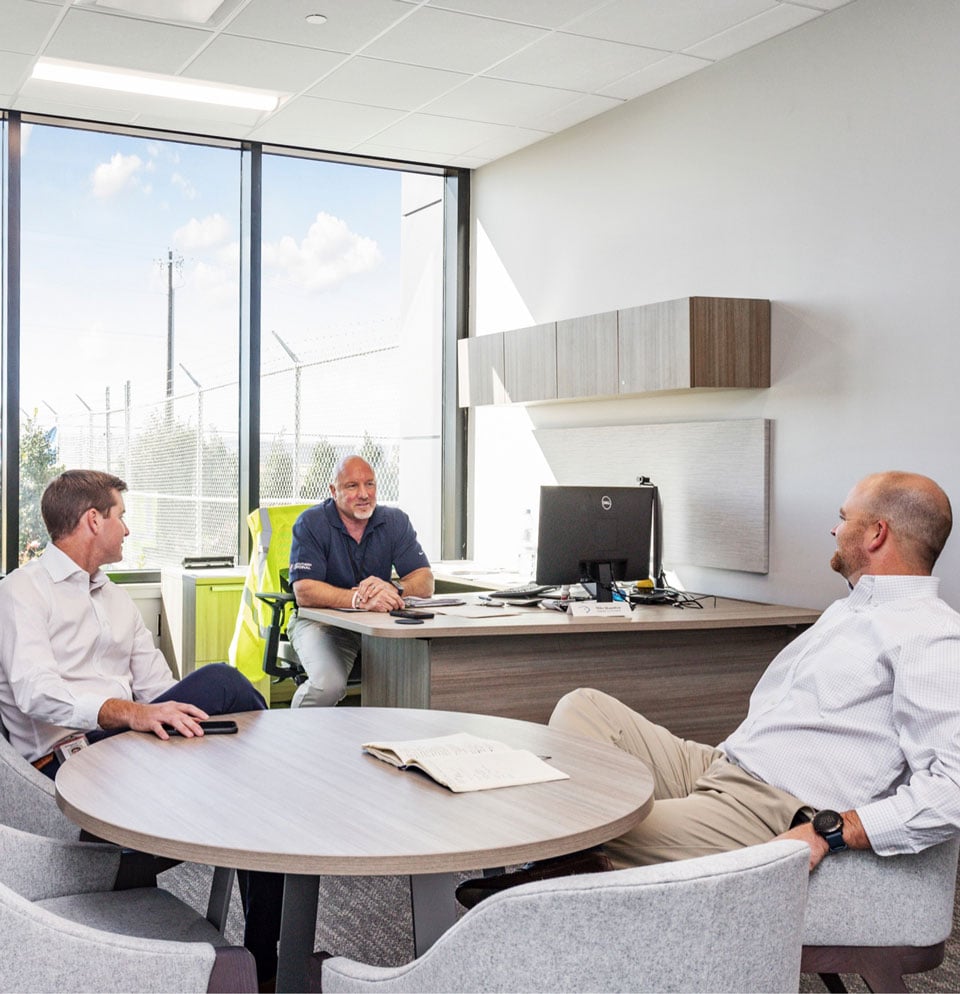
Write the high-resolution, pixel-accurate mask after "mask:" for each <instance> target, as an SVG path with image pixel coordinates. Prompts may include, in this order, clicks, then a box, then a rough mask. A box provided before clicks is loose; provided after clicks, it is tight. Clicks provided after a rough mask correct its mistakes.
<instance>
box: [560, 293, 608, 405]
mask: <svg viewBox="0 0 960 994" xmlns="http://www.w3.org/2000/svg"><path fill="white" fill-rule="evenodd" d="M617 370H618V365H617V312H616V311H607V312H606V313H605V314H590V315H588V316H587V317H582V318H573V319H572V320H570V321H558V322H557V393H558V395H559V396H560V397H570V398H580V397H607V396H611V395H613V394H615V393H618V392H619V390H618V386H617V376H618V372H617Z"/></svg>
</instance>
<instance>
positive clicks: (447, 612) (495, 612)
mask: <svg viewBox="0 0 960 994" xmlns="http://www.w3.org/2000/svg"><path fill="white" fill-rule="evenodd" d="M524 613H525V612H523V611H521V610H519V609H517V608H514V609H511V608H509V607H497V606H496V605H493V604H491V605H486V604H464V605H463V607H445V608H444V609H443V610H442V611H437V614H442V615H444V616H448V617H451V618H482V619H484V620H486V619H488V618H491V619H493V620H494V621H496V620H497V618H506V617H507V616H508V615H511V614H524Z"/></svg>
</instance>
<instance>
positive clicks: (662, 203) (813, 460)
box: [471, 0, 960, 607]
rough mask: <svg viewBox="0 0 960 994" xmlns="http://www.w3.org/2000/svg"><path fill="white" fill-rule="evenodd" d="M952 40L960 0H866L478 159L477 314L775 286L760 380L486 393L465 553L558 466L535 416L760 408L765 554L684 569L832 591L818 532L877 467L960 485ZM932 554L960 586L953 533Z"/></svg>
mask: <svg viewBox="0 0 960 994" xmlns="http://www.w3.org/2000/svg"><path fill="white" fill-rule="evenodd" d="M957 38H960V4H958V3H956V2H955V0H856V2H854V3H853V4H851V5H849V6H847V7H842V8H840V9H839V10H837V11H835V12H833V13H831V14H828V15H826V16H825V17H822V18H818V19H817V20H815V21H813V22H811V23H809V24H807V25H804V26H802V27H799V28H796V29H794V30H793V31H791V32H789V33H788V34H786V35H783V36H780V37H779V38H775V39H773V40H771V41H769V42H766V43H764V44H762V45H759V46H757V47H755V48H753V49H751V50H749V51H747V52H744V53H742V54H740V55H738V56H736V57H734V58H732V59H731V60H729V61H728V62H725V63H720V64H717V65H715V66H712V67H710V68H708V69H706V70H703V71H701V72H699V73H697V74H695V75H693V76H691V77H688V78H686V79H684V80H681V81H679V82H677V83H674V84H672V85H670V86H668V87H665V88H663V89H661V90H658V91H656V92H654V93H652V94H649V95H647V96H644V97H640V98H638V99H637V100H634V101H632V102H631V103H629V104H626V105H625V106H623V107H621V108H618V109H616V110H614V111H611V112H609V113H607V114H605V115H603V116H602V117H600V118H597V119H594V120H592V121H588V122H586V123H585V124H583V125H581V126H579V127H577V128H575V129H572V130H570V131H568V132H564V133H563V134H561V135H558V136H556V137H554V138H552V139H548V140H546V141H544V142H541V143H539V144H538V145H536V146H533V147H532V148H530V149H527V150H524V151H522V152H519V153H517V154H515V155H513V156H511V157H509V158H507V159H504V160H501V161H499V162H496V163H494V164H492V165H490V166H487V167H484V168H483V169H480V170H479V171H478V172H477V173H476V174H475V179H474V186H473V211H474V235H475V245H476V258H475V260H474V267H473V270H474V271H473V280H474V283H475V285H474V287H473V290H474V298H473V299H474V301H475V309H474V314H473V320H474V332H475V333H477V334H483V333H488V332H492V331H498V330H501V329H504V328H509V327H517V326H522V325H525V324H530V323H534V322H542V321H549V320H553V319H556V318H567V317H574V316H576V315H580V314H586V313H593V312H599V311H606V310H610V309H613V308H617V307H624V306H629V305H633V304H640V303H646V302H650V301H657V300H668V299H671V298H675V297H681V296H687V295H717V296H752V297H768V298H770V299H771V300H772V301H773V359H772V366H773V368H772V379H773V385H772V386H771V388H770V389H769V390H762V391H734V392H707V393H697V394H693V395H686V396H680V395H670V396H664V397H644V398H636V399H629V398H628V399H619V400H611V401H605V402H588V403H579V404H549V405H538V406H533V407H529V408H526V409H524V408H510V409H507V410H506V411H504V410H496V411H494V410H491V409H480V410H477V411H475V412H474V413H473V415H472V431H473V434H474V444H475V451H476V464H475V468H474V472H473V478H472V481H471V483H472V493H471V507H472V516H473V525H474V527H475V544H474V546H473V549H472V554H473V555H474V556H477V557H479V558H485V559H486V558H501V559H502V558H504V555H505V553H504V552H502V551H501V550H503V549H509V548H511V547H512V548H514V549H515V542H516V534H517V530H518V527H519V525H518V526H517V528H513V527H511V524H510V523H511V522H512V521H517V522H519V518H520V514H521V512H522V509H523V507H525V506H530V503H531V502H532V501H535V500H536V491H537V487H538V486H539V484H540V482H551V481H550V478H549V469H548V468H547V467H546V466H545V464H544V460H543V458H542V456H541V455H539V453H538V450H537V448H536V445H535V443H534V442H533V441H532V439H531V437H530V434H529V432H530V426H531V425H536V426H549V427H560V426H575V425H604V424H610V425H613V424H633V423H638V424H639V423H650V422H657V421H671V420H673V421H689V420H700V419H714V418H715V419H723V418H741V417H758V416H759V417H765V418H770V419H771V420H772V421H773V440H772V483H771V527H770V572H769V574H768V575H766V576H762V575H751V574H746V573H734V572H727V571H720V570H707V569H692V568H685V569H684V570H683V572H682V574H681V579H682V580H683V581H684V582H685V583H686V585H687V586H688V587H689V588H691V589H698V590H708V591H710V592H713V593H719V594H726V595H733V596H742V597H749V598H755V599H758V600H764V601H778V602H782V603H793V604H798V605H806V606H811V607H820V606H823V605H825V604H827V603H828V602H829V601H830V600H832V599H834V598H835V597H836V596H840V595H842V593H843V592H844V589H845V588H844V585H843V582H842V580H840V578H839V577H837V576H835V575H834V574H832V573H831V572H830V570H829V567H828V566H827V562H828V560H829V558H830V555H831V552H832V550H833V540H832V538H831V537H830V534H829V529H830V528H831V527H832V526H833V524H834V523H835V521H836V514H837V508H838V507H839V505H840V503H841V502H842V500H843V498H844V496H845V495H846V493H847V491H848V490H849V488H850V486H851V485H852V484H853V483H854V482H855V481H856V480H857V479H859V478H860V477H861V476H863V475H865V474H866V473H868V472H872V471H875V470H882V469H908V470H916V471H919V472H923V473H927V474H929V475H931V476H933V477H934V478H935V479H936V480H938V482H940V483H941V484H942V485H943V486H944V487H945V489H946V490H947V492H948V493H949V494H950V495H951V496H952V497H953V499H954V502H955V503H956V504H957V505H958V506H960V459H958V456H957V443H956V438H955V434H956V429H957V424H958V417H957V406H958V405H957V395H958V391H960V386H958V382H957V381H958V374H960V328H958V292H957V289H956V287H957V280H958V273H960V195H958V187H960V128H958V121H960V63H958V60H957V58H956V41H957ZM637 472H642V468H641V467H637ZM505 522H506V524H505ZM669 552H670V550H669V549H666V550H665V554H666V559H667V564H668V565H669ZM937 572H938V573H939V575H941V576H942V577H943V586H942V592H943V594H944V596H945V597H946V598H947V599H948V600H949V601H950V602H951V603H953V604H954V605H956V606H958V607H960V535H955V536H954V538H953V540H952V545H951V544H948V546H947V551H946V552H945V553H944V555H943V556H942V557H941V560H940V563H939V566H938V570H937Z"/></svg>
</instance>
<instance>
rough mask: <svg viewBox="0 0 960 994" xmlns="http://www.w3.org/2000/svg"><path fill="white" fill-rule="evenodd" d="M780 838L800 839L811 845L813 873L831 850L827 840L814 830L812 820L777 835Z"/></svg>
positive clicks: (811, 868) (811, 870) (811, 869)
mask: <svg viewBox="0 0 960 994" xmlns="http://www.w3.org/2000/svg"><path fill="white" fill-rule="evenodd" d="M777 838H778V839H799V840H800V841H801V842H806V844H807V845H808V846H809V847H810V872H811V873H812V872H813V871H814V870H815V869H816V868H817V866H819V864H820V861H821V860H822V859H823V857H824V856H826V855H827V853H828V852H829V851H830V847H829V846H828V845H827V840H826V839H825V838H823V836H821V835H817V833H816V832H815V831H814V830H813V823H812V822H809V821H808V822H804V824H802V825H797V827H796V828H791V829H790V830H789V831H787V832H783V833H782V834H780V835H778V836H777Z"/></svg>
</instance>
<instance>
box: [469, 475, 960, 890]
mask: <svg viewBox="0 0 960 994" xmlns="http://www.w3.org/2000/svg"><path fill="white" fill-rule="evenodd" d="M951 526H952V513H951V508H950V501H949V499H948V498H947V495H946V494H945V493H944V492H943V490H941V488H940V487H939V486H938V485H937V484H936V483H934V482H933V480H931V479H929V478H927V477H925V476H920V475H918V474H914V473H901V472H888V473H877V474H874V475H872V476H868V477H866V478H865V479H864V480H861V481H860V482H859V483H858V484H857V485H856V486H855V487H854V488H853V489H852V490H851V491H850V493H849V494H848V496H847V498H846V500H845V501H844V504H843V507H842V508H841V509H840V520H839V522H838V523H837V525H835V526H834V528H833V529H832V534H833V535H834V537H835V538H836V543H837V548H836V552H835V553H834V555H833V558H832V560H831V566H832V568H833V569H834V570H835V571H836V572H838V573H840V574H841V575H842V576H843V577H844V578H845V579H846V580H847V583H848V585H849V586H850V593H849V595H848V596H847V597H846V598H844V599H843V600H840V601H836V602H835V603H834V604H832V605H831V606H830V607H829V608H827V610H826V611H824V613H823V614H822V615H821V617H820V618H819V619H818V620H817V623H816V624H815V625H813V626H812V627H811V628H810V629H808V630H807V631H806V632H804V633H803V634H801V635H800V636H799V637H798V638H797V639H795V640H794V641H793V642H791V643H790V644H789V645H788V646H787V647H786V648H785V649H783V651H782V652H780V653H779V654H778V655H777V657H776V658H775V659H774V660H773V662H772V663H771V664H770V666H769V667H768V668H767V670H766V672H765V673H764V675H763V676H762V677H761V678H760V681H759V683H758V684H757V686H756V688H755V690H754V692H753V694H752V695H751V698H750V706H749V711H748V714H747V717H746V718H745V719H744V721H743V722H742V723H741V725H740V726H739V727H738V728H737V729H736V730H735V731H734V732H733V733H732V734H731V735H729V736H728V737H727V739H726V740H725V741H723V742H721V743H720V744H719V745H717V746H708V745H702V744H700V743H697V742H689V741H686V740H683V739H679V738H677V737H676V736H674V735H672V734H671V733H670V732H669V731H668V730H667V729H665V728H663V727H661V726H659V725H655V724H653V723H652V722H650V721H648V720H647V719H646V718H644V717H643V716H642V715H641V714H638V713H637V712H635V711H633V710H631V709H630V708H628V707H626V706H625V705H624V704H622V703H621V702H619V701H617V700H616V699H614V698H612V697H610V696H608V695H607V694H604V693H601V692H600V691H597V690H588V689H581V690H575V691H573V692H572V693H570V694H567V695H566V696H565V697H563V698H562V699H561V700H560V701H559V703H558V704H557V706H556V709H555V710H554V713H553V715H552V716H551V718H550V726H551V727H553V728H559V729H562V730H564V731H570V732H576V733H578V734H581V735H587V736H590V737H592V738H596V739H599V740H601V741H603V742H609V743H612V744H613V745H615V746H617V747H618V748H620V749H623V750H625V751H627V752H629V753H631V754H632V755H635V756H637V757H638V758H640V759H642V760H643V761H644V762H645V763H646V764H647V765H648V766H649V767H650V769H651V771H652V772H653V775H654V784H655V786H654V800H655V803H654V806H653V809H652V811H651V813H650V815H649V816H648V817H647V818H646V819H644V821H642V822H640V824H639V825H637V826H636V828H634V829H633V830H631V831H630V832H627V833H626V834H624V835H622V836H620V837H619V838H617V839H614V840H613V841H612V842H608V843H606V844H605V845H604V846H603V849H602V852H601V853H599V854H597V859H596V860H595V862H596V863H598V865H595V866H590V867H589V869H601V868H603V866H602V865H599V864H602V863H606V865H607V866H608V867H618V868H619V867H625V866H637V865H644V864H649V863H659V862H664V861H668V860H675V859H686V858H689V857H692V856H702V855H707V854H709V853H714V852H722V851H725V850H729V849H736V848H740V847H741V846H746V845H753V844H756V843H760V842H766V841H769V840H770V839H772V838H775V837H778V836H781V837H782V836H785V837H788V838H797V839H802V840H803V841H804V842H806V843H807V844H808V845H809V846H810V866H811V869H812V868H813V867H815V866H816V865H817V864H818V863H819V862H820V861H821V860H822V859H823V858H824V857H825V856H826V855H827V854H828V853H830V852H836V851H838V850H841V849H844V848H850V849H872V850H873V851H874V852H876V853H878V854H880V855H883V856H886V855H892V854H894V853H907V852H918V851H920V850H921V849H925V848H927V847H928V846H931V845H934V844H936V843H938V842H941V841H943V840H945V839H948V838H950V837H952V836H954V835H956V834H957V832H958V831H960V737H958V736H957V734H956V728H957V715H958V714H960V615H958V614H957V612H956V611H954V610H953V609H952V608H950V607H949V606H948V605H947V604H946V603H945V602H944V601H942V600H940V598H939V596H938V592H939V580H937V579H935V578H934V577H932V576H931V575H930V574H931V572H932V570H933V566H934V563H935V562H936V560H937V557H938V556H939V554H940V552H941V550H942V549H943V546H944V543H945V542H946V540H947V537H948V536H949V534H950V529H951ZM562 872H563V863H562V860H557V861H556V862H555V863H554V864H552V865H551V866H549V867H537V866H534V867H530V868H528V869H527V870H525V871H522V872H521V873H518V874H509V875H506V876H505V877H501V878H496V877H491V878H485V879H484V880H479V881H469V882H467V883H465V884H463V885H461V889H460V891H458V896H459V897H460V898H461V900H462V901H463V903H465V904H468V905H472V904H475V903H476V902H477V901H478V900H480V899H482V897H484V896H486V894H487V893H489V892H491V891H492V890H496V889H500V888H501V887H503V886H507V885H508V884H511V883H519V882H522V880H523V879H524V877H525V876H526V877H527V878H529V879H539V878H542V877H543V876H546V875H551V876H553V875H559V874H561V873H562Z"/></svg>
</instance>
